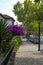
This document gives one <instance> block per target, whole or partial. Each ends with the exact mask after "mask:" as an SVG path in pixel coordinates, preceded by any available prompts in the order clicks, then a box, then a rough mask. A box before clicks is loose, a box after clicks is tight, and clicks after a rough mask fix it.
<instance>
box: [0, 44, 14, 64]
mask: <svg viewBox="0 0 43 65" xmlns="http://www.w3.org/2000/svg"><path fill="white" fill-rule="evenodd" d="M13 48H14V45H13V46H12V47H11V48H10V50H9V51H8V53H7V54H6V56H5V57H4V58H3V59H2V60H1V62H0V65H7V63H8V61H9V58H10V56H11V53H12V50H13Z"/></svg>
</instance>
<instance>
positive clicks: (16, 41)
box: [10, 36, 22, 52]
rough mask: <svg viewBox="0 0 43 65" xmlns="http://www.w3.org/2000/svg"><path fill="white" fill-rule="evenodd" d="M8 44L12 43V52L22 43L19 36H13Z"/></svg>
mask: <svg viewBox="0 0 43 65" xmlns="http://www.w3.org/2000/svg"><path fill="white" fill-rule="evenodd" d="M10 44H11V45H12V44H14V52H16V51H17V50H18V49H19V46H20V45H21V44H22V41H21V38H20V36H14V37H13V38H12V40H11V42H10Z"/></svg>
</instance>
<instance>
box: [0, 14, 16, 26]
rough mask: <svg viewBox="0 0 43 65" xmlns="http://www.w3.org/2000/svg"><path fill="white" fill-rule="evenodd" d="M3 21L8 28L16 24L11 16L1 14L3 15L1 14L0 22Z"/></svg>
mask: <svg viewBox="0 0 43 65" xmlns="http://www.w3.org/2000/svg"><path fill="white" fill-rule="evenodd" d="M1 19H2V20H3V21H5V22H6V25H7V26H8V25H12V24H14V22H15V20H14V19H13V18H12V17H10V16H9V15H6V14H1V13H0V20H1Z"/></svg>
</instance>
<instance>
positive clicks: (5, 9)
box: [0, 0, 24, 20]
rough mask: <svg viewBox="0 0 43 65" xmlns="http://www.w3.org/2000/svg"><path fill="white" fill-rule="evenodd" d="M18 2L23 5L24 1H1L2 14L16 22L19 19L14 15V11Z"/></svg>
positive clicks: (0, 9)
mask: <svg viewBox="0 0 43 65" xmlns="http://www.w3.org/2000/svg"><path fill="white" fill-rule="evenodd" d="M17 1H20V2H21V3H23V1H24V0H0V13H2V14H7V15H9V16H11V17H13V18H14V19H15V20H16V19H17V17H16V16H15V15H14V13H13V12H12V10H13V6H14V4H16V2H17Z"/></svg>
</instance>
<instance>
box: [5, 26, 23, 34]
mask: <svg viewBox="0 0 43 65" xmlns="http://www.w3.org/2000/svg"><path fill="white" fill-rule="evenodd" d="M6 30H7V32H9V33H12V34H14V35H23V30H22V28H21V27H19V26H17V25H9V26H7V27H6Z"/></svg>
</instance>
